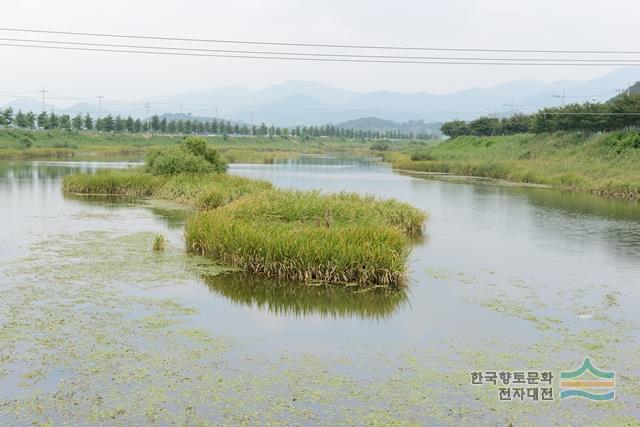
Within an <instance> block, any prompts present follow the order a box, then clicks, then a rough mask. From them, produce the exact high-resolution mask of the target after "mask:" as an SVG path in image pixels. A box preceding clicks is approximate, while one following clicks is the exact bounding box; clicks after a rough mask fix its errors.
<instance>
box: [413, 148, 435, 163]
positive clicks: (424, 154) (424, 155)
mask: <svg viewBox="0 0 640 427" xmlns="http://www.w3.org/2000/svg"><path fill="white" fill-rule="evenodd" d="M411 160H413V161H420V160H434V157H433V154H431V151H428V150H422V151H416V152H415V153H412V154H411Z"/></svg>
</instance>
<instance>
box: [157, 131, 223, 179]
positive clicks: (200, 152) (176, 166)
mask: <svg viewBox="0 0 640 427" xmlns="http://www.w3.org/2000/svg"><path fill="white" fill-rule="evenodd" d="M146 167H147V171H148V172H150V173H152V174H153V175H176V174H180V173H191V174H203V173H211V172H225V171H226V170H227V166H226V164H225V163H224V162H223V161H222V160H221V159H220V156H219V155H218V152H217V151H216V150H214V149H211V148H207V143H206V141H205V140H204V139H203V138H200V137H187V138H185V139H184V141H183V142H182V144H181V145H180V147H179V148H168V149H158V150H154V151H153V152H151V153H150V154H149V156H147V159H146Z"/></svg>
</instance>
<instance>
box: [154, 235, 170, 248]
mask: <svg viewBox="0 0 640 427" xmlns="http://www.w3.org/2000/svg"><path fill="white" fill-rule="evenodd" d="M166 248H167V240H166V239H165V238H164V236H163V235H162V234H156V235H155V237H154V238H153V247H152V249H153V251H154V252H164V251H165V249H166Z"/></svg>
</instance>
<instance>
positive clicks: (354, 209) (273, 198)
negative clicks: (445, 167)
mask: <svg viewBox="0 0 640 427" xmlns="http://www.w3.org/2000/svg"><path fill="white" fill-rule="evenodd" d="M226 211H227V212H229V213H230V215H231V216H232V217H233V218H236V219H244V220H256V219H260V220H261V221H269V222H280V223H295V222H299V223H306V224H316V225H319V224H323V225H324V226H326V227H331V226H333V225H358V224H383V225H388V226H391V227H394V228H397V229H398V230H399V231H401V232H403V233H405V234H407V235H409V236H413V235H420V234H421V233H422V226H423V224H424V222H425V220H426V219H427V215H426V213H425V212H423V211H421V210H420V209H417V208H414V207H413V206H411V205H409V204H407V203H402V202H399V201H397V200H393V199H380V198H376V197H373V196H361V195H358V194H356V193H347V192H342V193H336V194H323V193H321V192H320V191H292V190H288V191H283V190H270V191H263V192H258V193H254V194H252V195H250V196H248V197H244V198H242V199H238V201H237V202H235V203H234V204H233V206H231V207H230V209H227V210H226Z"/></svg>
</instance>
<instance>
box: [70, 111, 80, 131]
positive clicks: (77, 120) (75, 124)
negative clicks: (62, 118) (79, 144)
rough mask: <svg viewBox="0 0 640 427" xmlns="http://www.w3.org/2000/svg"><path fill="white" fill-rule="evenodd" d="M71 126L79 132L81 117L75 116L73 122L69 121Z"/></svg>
mask: <svg viewBox="0 0 640 427" xmlns="http://www.w3.org/2000/svg"><path fill="white" fill-rule="evenodd" d="M71 124H72V126H73V130H76V131H81V130H82V116H81V115H80V114H77V115H76V116H75V117H74V118H73V120H72V121H71Z"/></svg>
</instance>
